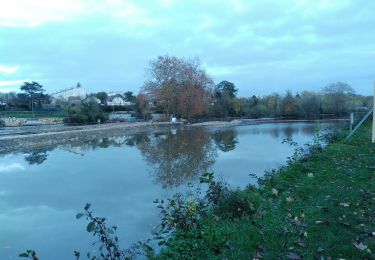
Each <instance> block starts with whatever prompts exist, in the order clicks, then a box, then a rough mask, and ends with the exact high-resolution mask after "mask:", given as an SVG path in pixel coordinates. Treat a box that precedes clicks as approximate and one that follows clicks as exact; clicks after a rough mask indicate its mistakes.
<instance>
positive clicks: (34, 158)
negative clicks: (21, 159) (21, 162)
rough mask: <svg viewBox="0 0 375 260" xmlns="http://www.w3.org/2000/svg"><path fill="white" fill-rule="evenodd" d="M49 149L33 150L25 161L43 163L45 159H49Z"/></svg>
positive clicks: (31, 163)
mask: <svg viewBox="0 0 375 260" xmlns="http://www.w3.org/2000/svg"><path fill="white" fill-rule="evenodd" d="M47 156H48V155H47V151H36V152H32V153H30V154H28V155H26V156H25V161H26V162H27V163H28V164H30V165H33V164H36V165H39V164H42V163H43V162H44V161H45V160H47Z"/></svg>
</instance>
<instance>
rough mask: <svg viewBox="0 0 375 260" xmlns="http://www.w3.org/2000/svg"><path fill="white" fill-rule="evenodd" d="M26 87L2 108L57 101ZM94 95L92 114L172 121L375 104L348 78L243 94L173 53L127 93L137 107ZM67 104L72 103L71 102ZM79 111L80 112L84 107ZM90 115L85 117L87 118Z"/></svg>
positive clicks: (8, 96) (296, 114)
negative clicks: (312, 87) (138, 87)
mask: <svg viewBox="0 0 375 260" xmlns="http://www.w3.org/2000/svg"><path fill="white" fill-rule="evenodd" d="M20 90H21V92H20V93H0V109H2V110H6V109H9V110H12V109H14V110H17V109H18V110H30V111H33V110H34V109H35V108H39V109H40V108H41V107H42V105H43V104H50V103H51V101H52V99H51V97H50V96H49V95H47V94H45V93H44V92H45V90H44V87H43V86H42V85H40V84H39V83H38V82H35V81H33V82H25V83H24V84H22V85H21V86H20ZM90 95H93V96H96V97H97V98H98V99H99V100H100V101H101V105H100V106H98V105H97V104H96V105H95V104H90V105H85V106H83V109H81V110H82V111H84V112H85V111H86V112H85V113H87V114H88V115H89V114H90V110H93V111H95V113H96V112H98V113H100V111H105V112H111V111H112V110H130V112H131V113H133V114H134V115H135V116H137V117H140V118H150V116H151V114H153V113H163V114H165V119H166V120H169V119H170V117H171V116H172V115H173V116H175V117H178V118H185V119H187V120H191V119H194V118H205V117H251V118H260V117H284V118H306V119H315V118H320V117H324V116H331V117H343V116H346V115H347V114H348V113H349V112H351V111H364V110H367V109H369V108H370V107H371V106H372V96H363V95H358V94H356V93H355V91H354V89H353V88H352V87H351V86H350V85H349V84H347V83H344V82H335V83H331V84H328V85H327V86H325V87H323V88H322V89H321V90H320V91H310V90H305V91H302V92H296V93H293V92H292V91H291V90H287V91H286V92H285V93H273V94H269V95H249V96H248V97H240V96H238V89H237V87H236V85H235V83H232V82H229V81H226V80H225V81H222V82H220V83H218V84H215V83H214V81H213V79H212V77H211V76H210V75H209V74H208V73H207V72H206V70H205V68H204V67H203V65H202V62H201V61H200V60H199V59H198V58H195V59H183V58H178V57H175V56H168V55H164V56H159V57H157V58H156V59H154V60H152V61H150V63H149V65H148V67H147V68H146V79H145V82H144V84H143V86H142V87H141V90H140V92H139V94H138V95H133V92H130V91H128V92H125V94H124V95H125V97H126V100H127V101H130V102H132V104H134V105H132V106H131V107H127V108H123V107H116V108H114V107H107V106H105V100H106V98H107V93H106V92H104V91H101V92H98V93H92V94H90ZM66 109H71V107H70V106H66ZM75 110H76V112H77V111H78V112H79V113H80V109H79V108H76V109H75ZM69 111H72V110H69ZM73 112H74V111H73ZM78 112H77V113H78ZM91 114H92V113H91ZM90 118H91V116H82V120H86V119H87V120H89V119H90ZM103 120H104V119H103Z"/></svg>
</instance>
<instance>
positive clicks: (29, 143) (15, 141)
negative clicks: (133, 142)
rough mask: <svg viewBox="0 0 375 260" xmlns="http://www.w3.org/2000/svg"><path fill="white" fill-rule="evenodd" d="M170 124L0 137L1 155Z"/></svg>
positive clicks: (92, 127) (64, 129)
mask: <svg viewBox="0 0 375 260" xmlns="http://www.w3.org/2000/svg"><path fill="white" fill-rule="evenodd" d="M169 126H170V123H165V122H161V123H155V122H154V123H151V122H141V123H114V124H103V125H87V126H58V127H51V128H45V129H43V130H36V131H35V132H34V133H32V134H27V133H26V134H14V135H5V136H0V154H4V153H9V152H29V151H32V150H33V149H38V148H48V147H52V146H56V145H59V144H65V143H69V142H80V141H87V140H93V139H96V138H106V137H112V136H116V135H124V134H132V133H137V132H140V131H149V130H152V129H158V128H163V127H169Z"/></svg>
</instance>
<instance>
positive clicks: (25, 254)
mask: <svg viewBox="0 0 375 260" xmlns="http://www.w3.org/2000/svg"><path fill="white" fill-rule="evenodd" d="M18 256H19V257H29V254H28V253H26V252H24V253H21V254H19V255H18Z"/></svg>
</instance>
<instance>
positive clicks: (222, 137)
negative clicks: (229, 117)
mask: <svg viewBox="0 0 375 260" xmlns="http://www.w3.org/2000/svg"><path fill="white" fill-rule="evenodd" d="M212 138H213V140H214V141H215V144H216V146H217V148H218V149H219V150H220V151H223V152H229V151H232V150H234V149H235V148H236V144H237V143H238V139H237V131H236V130H234V129H228V130H224V131H216V132H214V133H213V135H212Z"/></svg>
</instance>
